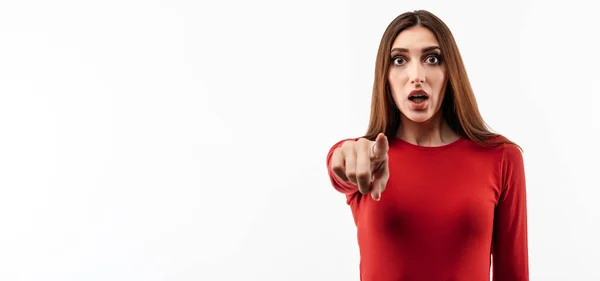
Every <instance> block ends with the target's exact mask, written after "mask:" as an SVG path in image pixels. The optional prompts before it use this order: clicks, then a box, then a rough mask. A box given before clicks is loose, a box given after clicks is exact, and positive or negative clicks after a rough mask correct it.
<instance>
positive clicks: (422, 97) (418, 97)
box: [408, 94, 429, 103]
mask: <svg viewBox="0 0 600 281" xmlns="http://www.w3.org/2000/svg"><path fill="white" fill-rule="evenodd" d="M408 99H409V100H410V101H412V102H414V103H422V102H424V101H426V100H428V99H429V97H428V96H427V95H421V94H417V95H413V96H411V97H409V98H408Z"/></svg>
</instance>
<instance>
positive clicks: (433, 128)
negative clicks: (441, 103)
mask: <svg viewBox="0 0 600 281" xmlns="http://www.w3.org/2000/svg"><path fill="white" fill-rule="evenodd" d="M397 137H398V138H400V139H402V140H404V141H406V142H409V143H412V144H414V145H419V146H442V145H446V144H449V143H452V142H454V141H456V140H458V139H459V136H458V134H456V133H455V132H454V131H453V130H452V129H451V128H450V126H448V124H447V123H446V121H444V119H443V118H442V116H441V114H436V115H435V116H434V117H432V118H431V119H429V120H427V121H425V122H422V123H416V122H413V121H411V120H410V119H408V118H406V116H404V115H402V114H401V124H400V128H399V129H398V133H397Z"/></svg>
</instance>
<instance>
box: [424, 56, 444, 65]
mask: <svg viewBox="0 0 600 281" xmlns="http://www.w3.org/2000/svg"><path fill="white" fill-rule="evenodd" d="M425 61H426V62H427V63H428V64H440V62H441V58H440V56H439V55H429V56H427V58H426V59H425Z"/></svg>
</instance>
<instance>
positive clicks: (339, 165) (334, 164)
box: [330, 148, 348, 181]
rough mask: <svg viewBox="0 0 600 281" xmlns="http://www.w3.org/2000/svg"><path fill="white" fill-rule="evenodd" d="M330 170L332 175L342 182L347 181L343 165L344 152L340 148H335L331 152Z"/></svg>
mask: <svg viewBox="0 0 600 281" xmlns="http://www.w3.org/2000/svg"><path fill="white" fill-rule="evenodd" d="M330 165H331V170H332V171H333V173H334V174H335V175H336V176H338V177H339V178H340V179H341V180H343V181H348V178H347V177H346V171H345V170H346V169H345V163H344V150H343V149H342V148H337V149H336V150H334V151H333V155H331V162H330Z"/></svg>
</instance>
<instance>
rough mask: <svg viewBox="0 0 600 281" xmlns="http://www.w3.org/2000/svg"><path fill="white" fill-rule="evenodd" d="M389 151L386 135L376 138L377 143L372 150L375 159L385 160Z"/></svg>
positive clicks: (381, 134)
mask: <svg viewBox="0 0 600 281" xmlns="http://www.w3.org/2000/svg"><path fill="white" fill-rule="evenodd" d="M388 149H389V145H388V139H387V137H386V136H385V134H383V133H379V134H378V135H377V138H375V142H374V144H373V147H372V149H371V153H372V154H373V155H371V156H372V157H373V158H380V159H383V158H384V157H385V156H387V153H388Z"/></svg>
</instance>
